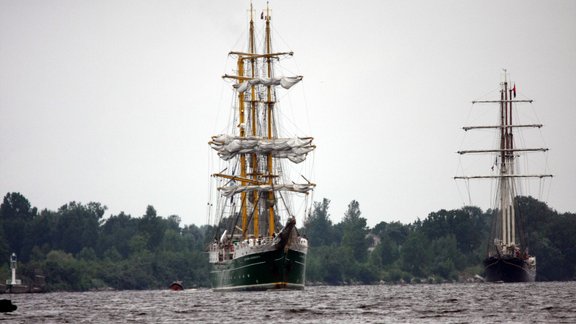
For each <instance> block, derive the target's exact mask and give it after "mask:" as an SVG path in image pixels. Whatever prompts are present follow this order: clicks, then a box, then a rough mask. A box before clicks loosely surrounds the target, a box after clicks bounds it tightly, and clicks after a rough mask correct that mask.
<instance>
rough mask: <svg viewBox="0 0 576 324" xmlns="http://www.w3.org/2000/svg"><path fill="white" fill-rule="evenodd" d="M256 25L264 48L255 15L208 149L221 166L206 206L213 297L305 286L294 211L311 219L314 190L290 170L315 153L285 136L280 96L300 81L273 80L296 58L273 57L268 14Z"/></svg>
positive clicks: (302, 245) (303, 248) (305, 142)
mask: <svg viewBox="0 0 576 324" xmlns="http://www.w3.org/2000/svg"><path fill="white" fill-rule="evenodd" d="M259 18H260V21H261V22H262V25H263V27H264V33H263V41H260V42H258V41H257V39H256V36H255V22H254V14H253V10H252V8H250V20H249V32H248V44H247V48H246V49H245V50H244V51H234V52H230V53H229V56H230V57H232V59H233V60H234V61H235V69H234V71H233V72H232V74H226V75H224V77H223V78H224V79H225V80H228V81H230V82H231V83H232V90H233V91H234V103H233V108H234V109H233V110H232V111H233V115H232V118H231V122H230V126H229V128H230V129H229V131H228V133H227V134H220V135H216V136H213V137H212V139H211V141H210V142H209V144H210V146H211V147H212V148H213V149H214V150H215V151H216V152H217V153H218V156H219V161H220V164H221V165H220V166H219V167H218V169H217V170H219V172H218V173H215V174H213V175H212V179H213V183H214V187H215V188H216V189H217V190H215V191H213V195H214V199H212V200H211V202H210V203H209V210H210V211H209V218H210V219H212V220H213V222H212V223H214V226H215V230H216V233H215V236H214V241H213V243H212V244H211V245H210V247H209V262H210V264H211V266H212V267H211V272H210V280H211V284H212V288H213V289H214V290H266V289H277V288H283V289H304V286H305V272H306V254H307V251H308V241H307V240H306V239H305V238H304V237H301V236H300V235H299V233H298V230H297V228H296V218H297V216H299V215H297V214H296V213H295V210H299V211H300V212H302V213H303V214H304V215H305V214H306V210H307V208H306V207H304V208H302V205H304V206H306V203H307V202H308V200H309V199H308V195H309V194H310V192H311V191H312V190H313V188H314V187H315V184H314V183H312V182H310V181H309V180H308V179H307V178H306V176H305V175H303V174H299V175H296V174H294V172H293V169H294V168H293V167H294V166H296V165H298V166H302V165H305V164H306V163H304V162H305V160H306V157H307V155H308V153H310V152H311V151H312V150H314V148H315V146H314V145H313V144H312V138H311V137H301V136H300V137H299V136H287V135H286V134H284V131H285V130H286V129H287V127H285V126H286V125H282V120H283V119H284V116H285V114H283V113H282V112H281V111H279V110H280V107H279V105H278V101H277V91H286V90H287V89H289V88H291V87H292V86H294V85H295V84H297V83H298V82H299V81H301V80H302V76H279V75H276V73H275V69H274V65H275V64H278V62H279V61H280V60H282V59H284V58H287V57H291V56H292V55H293V53H292V52H275V51H273V50H272V37H271V26H270V23H271V15H270V9H269V8H266V9H265V10H264V11H263V12H262V13H261V15H260V17H259ZM257 43H260V46H258V45H257ZM278 86H280V87H282V88H283V89H285V90H282V89H277V87H278ZM298 178H299V179H301V180H300V181H299V182H300V183H297V181H298ZM310 200H311V199H310ZM299 201H300V202H301V203H298V202H299ZM302 202H304V203H302ZM297 206H299V208H296V207H297ZM282 225H283V226H282Z"/></svg>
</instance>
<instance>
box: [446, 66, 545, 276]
mask: <svg viewBox="0 0 576 324" xmlns="http://www.w3.org/2000/svg"><path fill="white" fill-rule="evenodd" d="M507 78H508V77H507V74H506V71H504V81H503V82H502V83H501V85H500V99H497V100H486V101H473V102H472V103H473V104H494V105H496V106H498V107H499V121H500V123H499V124H498V125H484V126H468V127H463V129H464V130H465V131H469V130H478V129H494V130H496V131H497V132H498V142H499V147H498V148H495V149H482V150H466V151H458V153H459V154H494V155H495V161H496V162H495V165H493V168H494V167H496V168H497V169H496V172H495V174H492V175H477V176H458V177H454V179H464V180H469V179H494V180H496V181H497V184H496V188H497V189H496V190H497V195H496V199H495V200H496V208H497V209H496V215H495V216H496V217H494V219H493V222H492V230H491V237H490V240H489V246H488V251H487V256H486V258H485V259H484V261H483V265H484V272H485V279H486V281H488V282H533V281H534V280H535V277H536V257H535V256H534V255H531V254H530V252H529V249H528V246H527V245H526V243H527V242H526V235H525V228H524V221H523V218H522V215H520V214H519V213H518V212H517V209H516V199H515V197H516V196H517V191H518V188H519V185H518V183H517V181H518V179H520V178H539V179H542V178H547V177H552V175H550V174H518V173H517V172H516V170H517V169H518V162H517V158H518V157H520V154H526V153H530V152H546V151H548V149H547V148H524V147H517V146H516V141H515V138H514V133H515V132H514V131H515V130H516V129H518V128H541V127H542V125H541V124H515V123H514V122H515V121H516V118H513V114H512V113H513V108H514V107H515V106H516V105H517V104H522V103H532V100H519V99H516V85H515V84H514V86H511V85H510V84H509V82H508V80H507ZM493 170H494V169H493Z"/></svg>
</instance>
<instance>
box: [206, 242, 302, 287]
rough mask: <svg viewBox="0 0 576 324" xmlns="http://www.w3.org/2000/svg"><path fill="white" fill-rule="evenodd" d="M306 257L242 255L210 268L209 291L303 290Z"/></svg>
mask: <svg viewBox="0 0 576 324" xmlns="http://www.w3.org/2000/svg"><path fill="white" fill-rule="evenodd" d="M305 274H306V254H305V253H302V252H299V251H295V250H288V252H286V253H285V252H284V249H278V250H272V251H265V252H260V253H255V254H249V255H245V256H243V257H239V258H237V259H234V260H230V261H226V262H219V263H215V264H213V265H212V271H211V272H210V281H211V283H212V289H214V290H215V291H223V290H267V289H304V284H305V281H306V278H305Z"/></svg>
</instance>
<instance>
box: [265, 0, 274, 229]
mask: <svg viewBox="0 0 576 324" xmlns="http://www.w3.org/2000/svg"><path fill="white" fill-rule="evenodd" d="M271 47H272V44H271V40H270V8H269V7H268V4H266V54H270V53H271V52H272V49H271ZM271 61H272V60H271V58H270V57H267V58H266V63H267V67H268V78H272V62H271ZM267 94H268V98H267V103H268V111H267V121H268V139H272V108H273V106H274V103H273V102H272V86H268V91H267ZM267 160H268V184H269V185H272V172H273V165H272V154H271V153H268V156H267ZM274 201H275V197H274V192H273V191H270V192H268V205H269V207H268V217H269V220H268V235H269V236H272V234H274V231H275V229H274V227H275V226H274Z"/></svg>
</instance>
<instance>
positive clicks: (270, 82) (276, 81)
mask: <svg viewBox="0 0 576 324" xmlns="http://www.w3.org/2000/svg"><path fill="white" fill-rule="evenodd" d="M302 78H303V77H302V76H293V77H280V78H254V79H250V80H247V81H244V82H241V83H236V84H234V85H232V86H233V87H234V89H236V90H238V92H241V93H242V92H245V91H246V90H248V89H249V88H250V87H251V86H255V85H259V84H261V85H264V86H277V85H279V86H281V87H282V88H284V89H290V88H292V86H294V85H295V84H296V83H298V82H300V81H302Z"/></svg>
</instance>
